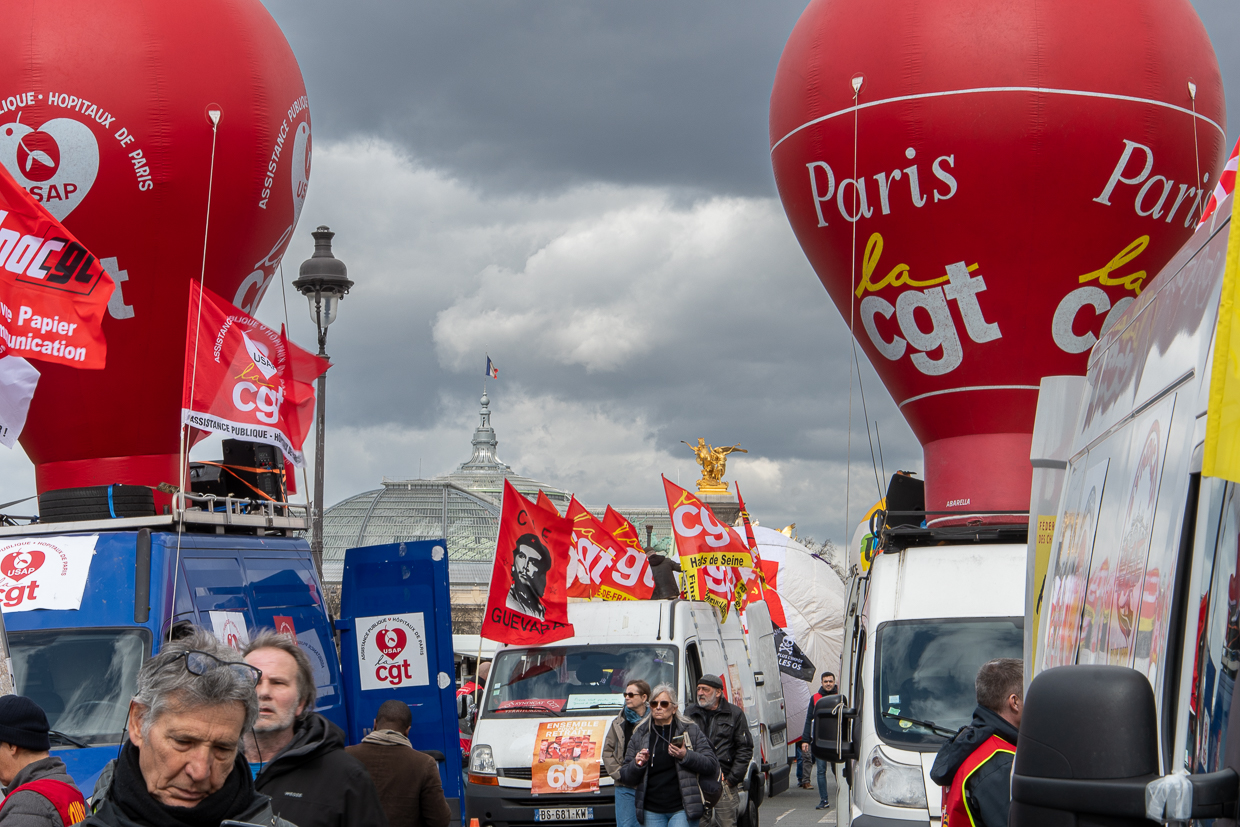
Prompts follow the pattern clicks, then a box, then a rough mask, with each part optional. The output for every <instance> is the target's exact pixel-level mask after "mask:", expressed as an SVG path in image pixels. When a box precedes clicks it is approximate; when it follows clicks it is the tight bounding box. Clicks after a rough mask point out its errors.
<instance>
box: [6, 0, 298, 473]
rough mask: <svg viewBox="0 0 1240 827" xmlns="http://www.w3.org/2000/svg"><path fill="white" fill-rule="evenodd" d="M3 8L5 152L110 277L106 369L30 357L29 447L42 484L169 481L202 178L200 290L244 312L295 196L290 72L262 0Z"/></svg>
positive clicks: (286, 233)
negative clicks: (33, 376) (35, 380)
mask: <svg viewBox="0 0 1240 827" xmlns="http://www.w3.org/2000/svg"><path fill="white" fill-rule="evenodd" d="M5 11H6V14H5V27H4V30H5V32H7V34H0V163H3V164H4V166H5V167H6V168H7V169H8V171H9V172H10V173H11V174H12V176H13V177H14V178H15V179H16V180H17V181H18V183H20V184H21V185H23V186H24V187H25V188H26V189H27V190H28V191H29V192H30V193H31V194H32V195H33V196H34V197H35V198H36V199H37V200H39V201H41V202H42V203H43V205H44V206H45V207H47V208H48V210H49V211H50V212H51V213H52V214H53V215H55V216H56V217H57V218H59V219H60V220H61V221H63V222H64V224H65V226H66V227H68V228H69V229H70V230H71V231H73V233H74V234H76V235H77V237H78V238H79V239H80V240H81V241H82V243H83V244H85V245H86V246H87V247H88V248H89V249H90V250H91V251H92V252H93V253H94V254H95V255H96V256H98V257H99V259H100V261H101V262H102V264H103V266H104V268H105V269H107V270H108V271H109V272H110V273H111V274H112V277H113V278H114V279H115V280H116V292H115V294H114V295H113V297H112V302H111V304H110V306H109V313H108V315H107V316H106V317H105V320H104V325H103V329H104V334H105V335H106V336H107V341H108V363H107V367H106V369H104V370H96V371H87V370H73V369H70V368H64V367H58V366H55V365H50V364H48V363H46V362H40V363H39V366H38V367H39V370H40V372H41V373H42V378H41V379H40V380H39V384H38V388H37V390H36V393H35V396H34V400H33V403H32V405H31V409H30V414H29V417H28V419H27V423H26V429H25V432H24V433H23V434H22V437H21V442H22V445H23V446H24V447H25V449H26V451H27V453H28V454H29V455H30V457H31V459H32V460H33V461H34V463H35V468H36V472H35V473H36V479H37V483H38V488H39V490H40V491H45V490H48V489H53V488H65V487H72V486H78V485H94V484H103V483H115V482H123V483H138V484H148V485H153V484H157V483H160V482H176V481H177V480H178V478H179V474H178V466H177V461H178V423H179V419H180V410H179V406H180V398H181V373H182V364H183V352H182V349H183V347H184V343H185V325H186V312H187V311H186V306H187V301H188V299H187V295H188V291H189V280H190V279H191V278H197V277H198V276H199V273H200V272H202V270H203V267H204V234H207V229H206V228H207V223H208V222H207V219H208V191H210V201H209V205H210V230H209V234H207V235H206V252H205V274H206V278H205V282H206V285H207V287H209V288H210V289H211V290H214V291H215V292H216V293H218V294H219V295H221V296H224V297H225V298H228V299H229V300H231V301H232V302H233V303H234V304H236V305H237V306H239V307H241V308H243V309H245V310H247V311H253V310H254V308H255V307H257V306H258V303H259V301H260V300H261V299H262V297H263V293H264V291H265V290H266V289H267V286H268V284H269V283H270V282H271V279H272V277H273V275H274V274H275V272H276V267H277V265H278V263H279V261H280V258H281V256H282V255H283V254H284V251H285V249H286V248H287V247H288V243H289V240H290V238H291V237H292V235H293V230H294V228H295V227H296V226H297V218H298V214H299V213H300V211H301V207H302V204H303V202H304V200H305V197H306V185H307V182H308V179H309V175H310V114H309V110H308V108H307V103H306V89H305V83H304V82H303V80H302V76H301V70H300V69H299V68H298V66H297V60H296V59H295V58H294V57H293V53H292V50H291V49H290V48H289V45H288V42H287V41H286V40H285V38H284V35H283V33H282V32H281V31H280V29H279V27H278V26H277V25H276V23H275V21H274V20H272V19H271V16H270V15H269V14H268V13H267V11H266V10H265V9H264V8H263V6H262V3H260V2H259V0H196V1H195V2H192V3H150V2H141V0H109V2H106V3H99V2H92V0H42V2H37V3H36V2H30V1H29V0H23V2H20V3H10V4H8V6H7V7H6V10H5ZM211 112H219V113H220V116H219V122H218V128H217V130H215V131H213V123H212V118H211V116H210V113H211ZM213 158H214V174H213V175H212V163H213Z"/></svg>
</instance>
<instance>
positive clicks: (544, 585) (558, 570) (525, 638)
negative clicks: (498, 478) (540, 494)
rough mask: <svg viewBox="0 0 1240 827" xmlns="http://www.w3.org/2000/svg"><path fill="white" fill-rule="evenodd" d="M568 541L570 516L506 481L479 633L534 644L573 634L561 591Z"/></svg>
mask: <svg viewBox="0 0 1240 827" xmlns="http://www.w3.org/2000/svg"><path fill="white" fill-rule="evenodd" d="M571 543H572V523H571V522H570V521H569V520H568V519H566V518H564V517H561V516H560V515H558V514H553V513H551V512H549V511H547V509H545V508H540V507H539V506H538V505H536V504H535V503H532V502H530V501H529V500H528V499H526V498H525V497H524V496H522V495H521V493H520V492H519V491H517V489H515V488H513V487H512V483H510V482H508V480H504V502H503V506H502V507H501V511H500V520H499V536H498V538H497V539H496V543H495V567H494V568H493V569H492V572H491V590H490V593H489V594H488V595H487V611H486V616H485V617H483V620H482V637H484V638H486V639H487V640H494V641H497V642H499V643H512V644H518V645H522V646H530V645H533V646H536V645H538V644H540V643H552V642H554V641H557V640H563V639H564V638H566V637H572V636H573V634H574V632H573V627H572V624H570V623H569V622H568V595H567V594H566V590H565V583H566V580H567V570H568V558H569V546H570V544H571Z"/></svg>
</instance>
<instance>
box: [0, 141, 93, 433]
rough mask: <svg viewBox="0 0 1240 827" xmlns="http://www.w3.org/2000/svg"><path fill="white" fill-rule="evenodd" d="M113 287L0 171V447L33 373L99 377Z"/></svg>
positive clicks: (27, 397) (30, 394)
mask: <svg viewBox="0 0 1240 827" xmlns="http://www.w3.org/2000/svg"><path fill="white" fill-rule="evenodd" d="M114 288H115V284H114V283H113V281H112V277H111V276H109V275H108V274H107V273H106V272H104V270H103V268H102V267H101V266H100V265H99V262H98V260H97V259H96V258H95V257H94V256H93V255H91V254H90V252H89V251H88V250H87V249H86V248H85V247H84V246H83V245H82V243H81V242H79V241H78V240H77V239H76V238H74V236H73V233H71V232H69V231H68V230H66V229H65V227H64V225H63V224H61V223H60V222H59V221H57V220H56V219H55V218H54V217H53V216H52V215H51V213H49V212H48V211H47V210H46V209H44V208H43V205H42V204H39V203H38V202H37V201H35V200H34V199H32V198H31V197H30V195H29V193H27V192H26V190H24V189H23V188H22V187H20V186H18V185H17V184H16V183H15V182H14V181H13V179H12V177H10V175H9V173H8V171H7V170H5V169H4V168H3V166H0V445H4V446H5V447H7V448H12V447H13V446H14V445H16V444H17V439H18V437H19V436H21V432H22V430H23V429H24V428H25V427H26V415H27V414H28V413H29V411H30V401H31V400H32V399H33V398H34V392H35V387H36V386H37V385H38V382H39V371H38V370H37V369H36V368H35V367H34V366H33V365H31V364H30V362H28V361H26V360H27V359H37V360H39V361H42V362H51V363H53V364H59V365H65V366H67V367H71V368H86V369H100V368H102V367H103V366H104V364H105V362H106V361H107V343H106V342H105V341H104V338H103V314H104V311H106V310H107V307H108V300H109V299H111V298H112V291H113V289H114Z"/></svg>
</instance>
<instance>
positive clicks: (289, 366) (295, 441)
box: [181, 281, 331, 468]
mask: <svg viewBox="0 0 1240 827" xmlns="http://www.w3.org/2000/svg"><path fill="white" fill-rule="evenodd" d="M200 309H201V312H200ZM329 367H331V363H330V362H328V361H327V360H326V359H322V358H320V357H318V356H315V355H314V354H312V353H308V352H307V351H305V350H302V349H301V348H299V347H297V346H296V345H294V344H293V343H292V342H290V341H289V340H288V338H287V337H286V336H285V335H284V331H283V330H281V331H280V332H278V333H277V332H276V331H274V330H272V329H271V328H269V327H267V326H266V325H263V324H261V323H259V322H258V321H257V320H255V319H254V318H253V317H251V316H250V315H248V314H247V313H245V312H243V311H241V310H238V309H237V308H236V307H234V306H233V305H231V304H229V303H228V302H226V301H224V300H223V299H221V298H220V297H219V296H217V295H215V294H214V293H212V292H211V291H210V290H203V289H202V288H201V287H200V286H199V284H198V282H197V281H191V282H190V290H189V325H188V326H187V329H186V336H185V376H184V379H183V383H184V384H183V388H182V394H181V422H182V423H183V424H185V425H192V426H193V427H195V428H198V429H199V430H202V431H214V432H219V433H222V434H223V435H224V436H226V437H229V438H234V439H245V440H250V441H251V442H265V443H267V444H269V445H275V446H276V447H277V448H279V449H280V450H281V451H283V452H284V455H285V457H287V458H288V459H289V461H290V462H292V463H293V464H294V465H296V466H298V467H299V468H300V467H303V466H305V464H306V459H305V455H304V454H303V453H302V450H301V446H302V445H303V444H305V441H306V435H307V434H308V433H309V431H310V424H311V421H312V420H313V419H314V385H313V384H312V383H313V382H314V380H315V379H317V378H318V376H319V374H321V373H323V371H325V370H327V369H328V368H329Z"/></svg>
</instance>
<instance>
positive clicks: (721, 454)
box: [681, 437, 749, 494]
mask: <svg viewBox="0 0 1240 827" xmlns="http://www.w3.org/2000/svg"><path fill="white" fill-rule="evenodd" d="M681 442H684V444H685V445H688V446H689V449H690V450H691V451H693V453H694V454H695V455H696V456H697V461H698V465H700V466H702V478H701V479H700V480H698V484H697V490H698V493H699V494H727V493H728V484H727V483H726V482H724V481H723V474H724V472H725V471H726V470H727V467H728V454H730V453H732V452H733V451H737V452H739V453H742V454H748V453H749V452H748V451H746V450H745V449H744V448H742V447H741V446H740V443H737V444H736V445H732V446H730V447H729V446H726V445H725V446H721V447H719V448H715V447H714V446H712V445H707V444H706V440H705V439H703V438H701V437H698V441H697V445H693V444H691V443H688V442H685V441H684V440H683V439H682V440H681Z"/></svg>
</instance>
